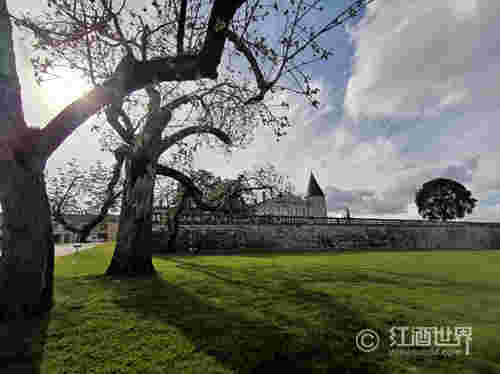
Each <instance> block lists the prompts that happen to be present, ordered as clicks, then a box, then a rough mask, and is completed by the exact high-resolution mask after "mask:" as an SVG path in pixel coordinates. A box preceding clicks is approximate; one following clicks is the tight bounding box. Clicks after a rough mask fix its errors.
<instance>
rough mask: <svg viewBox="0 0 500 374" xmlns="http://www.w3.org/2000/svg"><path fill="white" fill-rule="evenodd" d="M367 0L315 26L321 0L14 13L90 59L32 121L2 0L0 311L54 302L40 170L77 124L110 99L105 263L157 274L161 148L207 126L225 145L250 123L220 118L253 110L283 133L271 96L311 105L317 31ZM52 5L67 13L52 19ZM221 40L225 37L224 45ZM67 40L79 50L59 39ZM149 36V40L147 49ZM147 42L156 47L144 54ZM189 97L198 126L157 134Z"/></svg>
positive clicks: (42, 37)
mask: <svg viewBox="0 0 500 374" xmlns="http://www.w3.org/2000/svg"><path fill="white" fill-rule="evenodd" d="M371 1H373V0H371ZM371 1H370V0H367V1H357V2H356V3H354V4H353V5H352V6H350V7H349V8H348V9H346V11H344V12H342V13H341V14H340V15H338V16H336V17H333V18H332V19H330V20H327V21H326V22H325V23H324V24H321V25H319V24H318V22H312V21H311V18H309V19H308V17H314V14H313V13H315V12H320V11H321V10H320V7H319V5H320V1H313V2H305V1H300V0H297V1H293V2H292V1H290V2H287V1H283V2H276V3H274V2H264V1H259V0H253V1H250V0H247V1H246V0H232V1H229V0H215V1H214V2H213V3H212V2H210V3H207V2H205V1H185V0H181V1H168V2H165V7H164V8H163V9H162V8H161V7H160V6H155V8H156V13H157V14H158V17H157V22H152V21H151V22H150V21H148V22H147V23H146V22H144V19H143V20H142V22H141V19H140V18H137V17H134V18H136V20H135V21H133V22H132V21H131V20H129V19H125V18H124V17H123V12H124V9H125V6H126V2H125V1H123V2H122V3H121V4H119V5H118V6H116V7H115V4H113V2H112V1H109V0H108V1H106V0H101V1H77V0H75V1H71V2H70V1H67V0H66V1H65V0H53V1H51V2H50V4H51V8H50V9H51V10H53V13H52V15H53V16H54V17H56V18H52V15H51V14H50V12H51V10H49V11H48V12H47V14H44V16H43V17H44V20H43V22H38V23H37V22H35V21H33V20H30V19H29V18H28V17H18V18H17V19H15V21H16V23H17V24H19V25H24V26H27V27H29V28H30V29H31V30H32V31H33V32H34V35H35V37H36V39H37V42H38V44H39V46H40V48H41V49H43V50H46V51H47V52H48V53H49V54H50V53H57V51H62V50H74V51H75V53H80V52H81V51H83V50H86V51H87V55H90V58H87V59H84V60H81V63H82V64H85V66H87V67H88V76H89V77H90V78H91V79H94V80H95V83H96V84H95V86H94V88H93V89H92V90H91V91H90V92H89V93H88V94H86V95H85V96H83V97H81V98H80V99H78V100H76V101H75V102H73V103H72V104H71V105H69V106H67V107H66V108H65V109H64V110H63V111H61V112H60V113H59V114H58V115H57V116H56V117H55V118H53V119H52V120H51V121H50V122H49V123H48V124H47V125H46V126H45V127H43V128H42V129H34V128H30V127H28V126H27V124H26V123H25V121H24V115H23V111H22V104H21V98H20V86H19V81H18V77H17V72H16V67H15V59H14V53H13V46H12V32H11V25H10V20H9V15H8V13H7V8H6V2H5V0H0V28H1V30H0V34H1V35H2V36H3V39H2V41H1V43H2V44H1V45H0V50H1V53H0V56H2V57H1V58H2V59H3V60H2V63H1V64H0V66H1V67H3V68H4V70H3V71H2V72H1V75H2V78H3V79H1V80H0V92H1V94H0V100H1V101H0V106H1V110H0V113H1V114H2V116H3V117H2V119H3V121H2V123H3V124H4V126H2V128H1V130H0V138H1V142H0V147H1V149H2V152H1V154H2V155H3V157H2V159H1V165H2V182H1V184H0V185H1V187H0V192H1V196H0V199H1V203H2V208H3V211H4V219H5V233H4V255H3V256H2V257H1V262H0V294H2V296H3V297H2V301H1V303H2V305H1V308H0V309H1V312H2V314H3V315H14V316H21V315H27V314H32V313H37V312H43V311H46V310H48V309H49V308H50V306H51V304H52V293H53V256H54V248H53V241H52V229H51V222H50V209H49V202H48V199H47V195H46V191H45V183H44V178H43V170H44V167H45V164H46V161H47V159H48V158H49V157H50V155H51V154H52V153H53V152H54V151H55V150H56V149H57V148H58V147H59V145H60V144H62V142H64V140H65V139H66V138H67V137H68V136H69V135H71V134H72V133H73V131H74V130H75V129H77V128H78V127H79V126H80V125H81V124H82V123H84V122H85V121H86V120H87V119H89V118H90V117H91V116H92V115H94V114H96V113H97V112H98V111H99V110H101V109H102V108H103V107H104V106H106V105H107V106H108V108H107V109H106V112H107V113H109V118H108V121H109V122H110V124H111V123H112V122H114V123H115V126H114V127H113V128H114V129H115V131H117V133H119V134H120V136H121V137H122V138H123V139H126V142H125V143H126V144H127V145H128V150H127V151H128V152H127V153H128V156H127V161H126V170H127V182H126V185H125V190H124V196H123V202H124V203H123V206H122V210H121V221H122V224H121V225H120V226H121V227H120V234H119V238H118V244H117V248H116V250H115V255H114V256H113V260H112V263H111V265H110V267H109V269H108V272H109V273H111V274H131V275H135V274H147V273H152V272H153V270H154V269H153V266H152V263H151V255H150V253H148V245H147V243H148V241H149V239H150V228H151V215H150V212H151V202H152V191H153V185H154V180H155V173H156V169H157V168H156V160H157V159H158V157H159V156H160V155H161V154H162V153H163V152H165V151H166V150H167V149H169V148H170V147H172V146H173V145H174V144H176V143H178V142H179V141H181V140H183V139H184V138H186V137H188V136H190V135H194V134H200V133H208V134H212V135H214V136H216V137H218V138H220V139H221V140H222V141H224V142H225V143H227V144H231V143H234V141H235V140H238V135H239V134H240V135H241V134H243V135H244V134H245V133H246V132H245V131H242V132H238V131H236V130H237V129H238V128H239V127H238V126H230V127H229V128H227V125H229V124H231V123H232V122H233V120H235V119H239V122H238V123H245V120H244V119H245V118H249V119H251V120H253V119H254V118H255V117H256V114H257V115H258V116H257V118H259V119H260V122H261V123H264V124H266V121H265V120H264V119H265V118H268V119H269V121H268V122H267V123H270V124H271V125H272V126H274V127H275V129H276V131H277V132H278V133H280V131H281V130H282V129H283V127H286V126H287V125H288V122H287V120H286V118H283V117H276V116H275V115H273V113H272V112H271V111H270V110H266V107H267V106H266V103H265V102H264V99H265V96H266V94H267V93H272V91H273V90H277V89H287V90H289V91H293V92H296V93H298V94H301V95H305V97H307V98H309V99H310V100H311V103H312V104H314V105H317V101H315V100H314V98H313V97H314V94H315V93H316V91H315V90H314V89H313V88H311V85H310V82H311V78H310V76H309V75H308V74H307V71H306V70H305V67H306V66H307V64H308V63H310V62H311V61H315V60H320V59H325V58H328V56H329V55H330V54H331V52H330V51H329V50H328V49H325V48H322V47H321V45H320V42H321V40H320V39H321V36H322V35H324V34H325V33H326V32H327V31H329V30H331V29H333V28H334V27H336V26H338V25H340V24H342V23H343V22H344V21H345V20H346V19H348V18H350V17H352V16H355V15H356V14H357V10H359V9H361V8H363V7H364V6H365V5H366V4H367V3H369V2H371ZM278 3H279V4H280V5H278ZM155 4H157V2H155ZM274 4H276V6H274ZM282 4H284V6H281V5H282ZM57 12H59V13H60V14H62V15H63V16H64V17H67V19H68V21H67V22H58V21H57V16H58V14H57ZM145 13H146V12H145ZM130 16H131V17H133V16H132V14H130ZM136 16H137V14H136ZM269 17H278V18H279V19H281V20H282V22H281V24H282V25H283V28H282V31H280V32H278V33H274V32H273V33H270V32H269V31H268V30H269V29H267V28H264V27H260V28H259V27H258V26H259V23H260V25H264V24H266V22H268V18H269ZM124 22H125V23H126V24H124ZM266 32H267V34H266ZM272 35H278V39H275V40H271V36H272ZM266 36H267V37H268V38H266ZM226 41H229V42H230V44H229V45H228V46H226ZM273 41H274V44H273ZM54 43H57V45H55V44H54ZM71 43H74V45H72V44H71ZM65 45H69V46H70V47H74V48H71V49H67V48H63V47H64V46H65ZM148 46H150V47H154V48H150V49H148ZM150 50H155V52H154V53H153V52H152V53H149V52H148V51H150ZM99 51H105V52H103V53H108V56H111V57H113V56H116V57H117V58H118V60H119V62H118V63H117V64H114V61H113V59H112V58H109V59H107V61H109V64H108V65H107V67H106V69H107V70H104V73H106V72H109V74H105V75H103V76H100V75H99V74H101V72H99V73H96V74H94V66H93V65H92V63H91V61H94V60H95V58H94V57H95V55H96V54H99V53H100V52H99ZM99 55H100V54H99ZM233 58H234V59H238V58H239V59H240V61H241V63H240V64H231V60H232V59H233ZM40 61H42V60H40ZM61 61H63V62H64V59H63V60H57V64H59V63H61ZM40 63H41V64H45V67H46V69H50V67H51V64H55V62H53V61H52V60H43V62H40ZM243 63H246V64H247V66H248V67H249V68H250V70H251V72H252V74H253V78H252V80H250V79H247V78H245V75H244V74H240V75H239V77H240V78H241V79H239V80H238V79H236V78H233V79H230V78H227V77H228V76H230V75H231V70H230V69H233V70H234V74H236V75H235V77H236V76H238V70H240V68H241V67H243V66H244V65H242V64H243ZM35 64H37V62H36V61H35ZM68 65H69V67H70V68H73V69H76V68H78V66H76V65H75V66H71V64H70V63H67V64H66V66H68ZM231 66H232V67H231ZM219 67H223V68H224V72H222V73H220V74H219V72H218V69H219ZM188 81H190V82H191V83H193V82H200V87H204V88H203V90H200V89H199V87H198V88H197V89H196V90H189V88H183V89H182V90H177V93H176V95H175V96H173V97H172V98H171V99H170V100H169V101H168V102H167V103H165V104H162V100H161V96H160V95H158V94H157V92H158V90H157V89H156V88H155V85H158V84H159V83H160V82H177V83H182V82H188ZM235 82H236V83H237V86H234V84H235ZM182 86H185V85H184V84H183V85H182ZM141 89H145V90H146V94H147V95H148V97H149V103H150V109H149V111H148V116H147V118H146V120H145V123H144V124H143V126H142V129H141V130H140V132H139V133H137V134H136V132H135V131H134V129H130V128H129V126H130V123H129V122H128V121H127V119H126V118H127V117H126V115H123V112H124V111H123V110H122V108H123V103H124V101H125V100H124V98H126V97H127V96H128V95H130V94H132V93H133V92H135V91H138V90H141ZM155 91H156V92H155ZM221 97H225V98H226V100H221ZM184 104H186V105H188V104H189V105H192V106H194V107H195V109H197V118H198V121H196V122H197V124H196V125H194V126H191V127H188V128H185V129H181V130H180V131H179V132H178V133H175V132H173V133H170V134H169V135H166V136H162V134H163V130H164V129H165V128H166V126H167V125H168V124H170V123H171V120H172V117H173V112H174V111H175V110H176V109H177V108H179V107H180V106H181V105H184ZM235 105H236V106H235ZM196 106H197V108H196ZM234 106H235V107H234ZM207 108H209V109H210V110H207ZM245 108H249V109H248V110H246V109H245ZM267 109H269V107H267ZM107 113H106V114H107ZM245 113H246V115H245ZM229 118H231V120H229ZM110 119H111V120H110ZM221 119H222V120H221ZM113 120H114V121H113ZM117 124H120V126H117ZM225 126H226V127H225ZM232 129H235V133H233V132H232ZM122 130H126V131H122ZM243 137H244V136H243ZM28 207H29V209H27V208H28ZM28 212H29V213H28ZM34 248H36V249H37V250H36V251H34V250H33V249H34ZM19 269H22V271H19ZM21 285H22V288H23V289H22V291H21V292H20V289H19V287H20V286H21Z"/></svg>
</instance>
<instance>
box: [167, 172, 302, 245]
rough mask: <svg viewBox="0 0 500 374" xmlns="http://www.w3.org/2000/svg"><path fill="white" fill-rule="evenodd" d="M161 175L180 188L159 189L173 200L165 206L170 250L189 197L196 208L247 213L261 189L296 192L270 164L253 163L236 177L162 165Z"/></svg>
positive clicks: (271, 194)
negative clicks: (177, 169) (177, 184)
mask: <svg viewBox="0 0 500 374" xmlns="http://www.w3.org/2000/svg"><path fill="white" fill-rule="evenodd" d="M158 174H160V175H166V176H169V177H170V178H174V179H175V180H177V181H179V188H177V190H175V191H174V190H173V189H172V188H171V186H165V187H164V189H163V190H160V191H158V192H157V193H160V194H161V196H168V198H167V199H166V200H168V201H169V202H170V203H171V204H168V205H167V206H166V209H167V211H168V220H167V222H166V223H167V225H168V236H169V240H168V248H169V249H170V250H175V248H174V243H175V239H176V236H177V233H178V228H179V217H180V216H181V215H182V213H183V212H184V211H185V209H186V208H187V202H188V199H192V200H194V202H195V204H196V207H197V208H198V209H199V210H202V211H211V212H223V213H225V214H230V215H232V214H243V215H245V214H252V213H253V205H254V203H255V202H256V200H257V194H258V192H259V191H263V190H265V191H267V192H268V193H269V195H270V196H275V195H278V194H280V193H292V192H293V191H294V186H293V184H292V183H291V182H290V180H289V178H288V176H286V175H284V174H282V173H280V172H278V170H277V169H276V167H275V166H274V165H272V164H270V163H267V164H265V165H260V166H259V165H254V166H253V167H252V168H251V169H248V170H244V171H242V172H241V173H240V174H239V175H238V176H237V177H236V178H235V179H223V178H221V177H218V176H215V175H213V173H211V172H209V171H207V170H202V169H200V170H193V171H191V172H190V173H189V175H185V174H183V173H181V172H179V171H176V170H174V169H172V168H167V167H160V168H159V170H158Z"/></svg>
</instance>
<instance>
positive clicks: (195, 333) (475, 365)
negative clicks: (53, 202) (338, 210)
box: [39, 245, 500, 374]
mask: <svg viewBox="0 0 500 374" xmlns="http://www.w3.org/2000/svg"><path fill="white" fill-rule="evenodd" d="M112 248H113V247H112V246H111V245H100V246H98V247H96V248H95V249H91V250H87V251H82V252H80V253H79V254H76V255H71V256H65V257H59V258H56V289H55V292H56V306H55V307H54V308H53V310H52V311H51V313H50V322H49V323H48V327H47V328H46V338H45V339H44V341H43V343H42V344H43V346H44V353H43V359H41V357H42V356H41V355H39V357H40V359H41V365H40V372H41V373H50V374H52V373H185V372H187V373H204V374H205V373H257V372H259V373H262V372H268V371H269V372H270V371H276V372H281V371H283V372H291V373H337V372H338V373H458V372H460V373H481V374H482V373H500V349H499V348H498V347H499V343H500V338H499V337H498V333H499V332H500V331H499V330H500V324H499V320H500V313H499V311H500V294H499V292H498V291H499V290H500V280H498V279H497V278H498V277H495V275H496V274H497V272H498V266H499V265H500V251H481V252H465V251H456V252H455V251H431V252H397V253H396V252H357V253H348V252H345V253H342V254H335V253H331V252H330V253H321V254H298V253H293V254H284V253H283V254H276V253H275V254H271V255H262V254H259V255H250V254H248V255H241V256H195V257H189V256H186V257H180V256H165V257H157V258H155V260H154V265H155V267H156V269H157V271H158V274H157V276H155V277H153V278H152V279H132V280H129V279H111V278H109V277H106V276H103V275H101V274H103V273H104V271H105V269H106V267H107V265H108V263H109V261H110V257H111V254H112ZM395 325H397V326H407V325H410V326H459V325H460V326H472V328H473V342H472V348H471V351H472V353H471V355H470V356H464V355H459V356H455V357H445V358H443V357H439V356H417V357H408V356H404V357H400V356H395V355H390V354H389V350H390V347H389V334H388V329H389V328H390V327H391V326H395ZM365 328H370V329H373V330H375V331H377V332H378V333H379V335H380V337H381V344H380V347H379V348H378V349H377V350H375V351H374V352H370V353H363V352H361V351H359V350H358V349H357V348H356V345H355V341H354V337H355V335H356V334H357V332H358V331H360V330H361V329H365Z"/></svg>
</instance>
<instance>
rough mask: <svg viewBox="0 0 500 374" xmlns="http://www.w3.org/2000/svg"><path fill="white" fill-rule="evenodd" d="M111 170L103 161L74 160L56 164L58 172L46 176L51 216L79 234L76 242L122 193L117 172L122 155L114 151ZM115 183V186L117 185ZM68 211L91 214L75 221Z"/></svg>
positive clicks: (115, 202)
mask: <svg viewBox="0 0 500 374" xmlns="http://www.w3.org/2000/svg"><path fill="white" fill-rule="evenodd" d="M116 157H117V162H116V164H115V165H114V166H113V168H112V170H110V168H109V167H106V166H104V165H103V164H102V162H99V161H98V162H96V163H95V164H94V165H91V166H90V167H89V168H83V167H82V166H81V165H80V164H79V163H78V162H77V161H76V160H74V159H73V160H71V161H68V162H67V163H66V167H65V168H59V169H58V173H57V174H56V175H53V176H50V175H49V176H48V178H47V194H48V197H49V202H50V207H51V212H52V217H53V218H54V220H55V221H56V222H58V223H60V224H62V225H63V226H64V228H66V229H67V230H69V231H71V232H73V233H75V234H77V235H78V239H77V240H78V241H79V242H86V241H87V238H88V236H89V235H90V233H91V231H92V230H93V229H94V228H95V227H96V226H97V225H99V224H100V223H101V222H103V221H104V219H105V218H106V216H107V214H108V212H110V211H113V210H114V211H115V212H116V208H117V204H119V197H120V195H121V193H122V190H121V188H120V187H121V185H122V184H123V180H121V181H120V173H121V169H122V165H123V157H122V156H120V155H119V153H117V155H116ZM117 186H118V187H117ZM68 215H90V217H89V218H88V221H87V222H84V223H83V225H82V224H76V223H74V222H72V221H71V219H69V220H68V219H67V216H68Z"/></svg>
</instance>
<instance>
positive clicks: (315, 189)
mask: <svg viewBox="0 0 500 374" xmlns="http://www.w3.org/2000/svg"><path fill="white" fill-rule="evenodd" d="M312 196H321V197H325V195H324V194H323V191H322V190H321V187H320V186H319V184H318V181H317V180H316V178H315V177H314V174H313V173H312V172H311V176H310V177H309V184H308V185H307V193H306V197H312Z"/></svg>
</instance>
